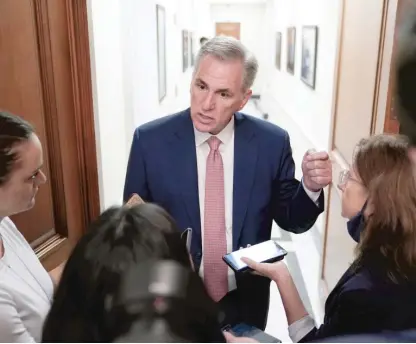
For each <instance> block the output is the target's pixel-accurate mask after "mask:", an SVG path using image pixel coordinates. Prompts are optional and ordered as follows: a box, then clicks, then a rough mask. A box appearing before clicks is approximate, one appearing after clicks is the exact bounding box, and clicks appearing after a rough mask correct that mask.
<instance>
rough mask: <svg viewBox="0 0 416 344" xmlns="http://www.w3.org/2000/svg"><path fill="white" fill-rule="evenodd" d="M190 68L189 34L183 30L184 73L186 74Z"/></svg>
mask: <svg viewBox="0 0 416 344" xmlns="http://www.w3.org/2000/svg"><path fill="white" fill-rule="evenodd" d="M188 67H189V33H188V31H187V30H182V71H183V72H186V70H187V69H188Z"/></svg>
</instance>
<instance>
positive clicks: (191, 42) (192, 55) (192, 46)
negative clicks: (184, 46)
mask: <svg viewBox="0 0 416 344" xmlns="http://www.w3.org/2000/svg"><path fill="white" fill-rule="evenodd" d="M189 45H190V50H191V67H193V66H194V65H195V50H194V49H195V34H194V33H192V32H191V33H190V40H189Z"/></svg>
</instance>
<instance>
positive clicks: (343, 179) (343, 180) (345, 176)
mask: <svg viewBox="0 0 416 344" xmlns="http://www.w3.org/2000/svg"><path fill="white" fill-rule="evenodd" d="M349 180H351V181H354V182H356V183H358V184H362V183H361V182H360V181H359V180H357V179H355V178H353V177H351V172H350V171H349V170H344V171H341V172H340V174H339V179H338V185H340V186H345V185H346V184H347V182H348V181H349Z"/></svg>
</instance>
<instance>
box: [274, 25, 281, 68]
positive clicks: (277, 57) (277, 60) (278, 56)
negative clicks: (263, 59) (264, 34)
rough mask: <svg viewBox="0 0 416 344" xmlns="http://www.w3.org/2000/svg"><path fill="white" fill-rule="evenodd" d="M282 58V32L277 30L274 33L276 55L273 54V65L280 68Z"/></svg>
mask: <svg viewBox="0 0 416 344" xmlns="http://www.w3.org/2000/svg"><path fill="white" fill-rule="evenodd" d="M281 60H282V33H281V32H277V33H276V55H275V61H274V63H275V66H276V68H277V69H279V70H280V65H281Z"/></svg>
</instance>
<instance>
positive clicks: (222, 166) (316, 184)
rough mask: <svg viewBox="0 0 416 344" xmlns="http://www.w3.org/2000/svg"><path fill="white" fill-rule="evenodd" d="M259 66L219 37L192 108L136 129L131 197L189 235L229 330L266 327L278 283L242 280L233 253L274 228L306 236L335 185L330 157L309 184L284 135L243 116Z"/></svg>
mask: <svg viewBox="0 0 416 344" xmlns="http://www.w3.org/2000/svg"><path fill="white" fill-rule="evenodd" d="M257 69H258V65H257V61H256V59H255V58H254V56H252V55H251V54H250V53H249V52H248V51H247V50H246V48H245V47H244V46H243V45H242V44H241V43H240V42H239V41H238V40H235V39H233V38H229V37H216V38H213V39H211V40H210V41H208V42H207V43H205V44H204V45H203V46H202V47H201V50H200V52H199V54H198V57H197V60H196V66H195V71H194V75H193V79H192V84H191V108H190V109H187V110H184V111H182V112H180V113H177V114H174V115H171V116H167V117H164V118H161V119H158V120H156V121H153V122H151V123H147V124H145V125H143V126H141V127H139V128H137V129H136V131H135V133H134V137H133V143H132V148H131V153H130V159H129V164H128V168H127V176H126V183H125V189H124V199H125V200H127V199H128V198H129V197H130V196H131V195H132V194H133V193H138V194H139V195H140V196H141V197H142V198H143V199H144V200H145V201H149V202H155V203H158V204H159V205H161V206H163V207H164V208H165V209H166V210H167V211H168V212H169V213H170V214H171V215H172V216H173V217H174V218H175V220H176V221H177V223H178V225H179V227H180V228H181V229H182V230H184V229H185V228H188V227H191V228H192V229H193V236H192V245H191V255H192V259H193V262H194V265H195V269H196V270H197V271H198V272H199V273H200V275H201V276H202V277H203V278H204V282H205V285H206V287H207V290H208V292H209V293H210V295H211V296H212V297H213V298H214V300H216V301H219V302H220V306H221V307H222V309H223V310H224V314H225V319H223V320H224V323H227V324H231V325H233V324H235V323H239V322H246V323H249V324H251V325H255V326H257V327H258V328H261V329H264V328H265V326H266V320H267V313H268V305H269V285H270V281H269V280H267V279H265V278H264V277H260V276H256V275H253V274H234V273H233V272H232V270H231V269H228V268H227V266H226V264H225V263H224V262H223V261H222V256H223V255H224V254H226V253H227V252H231V251H234V250H237V249H239V248H240V247H246V246H247V245H254V244H257V243H260V242H263V241H266V240H269V239H270V235H271V226H272V221H273V220H275V221H276V222H277V224H278V225H279V226H280V227H282V228H284V229H286V230H288V231H290V232H293V233H302V232H305V231H307V230H308V229H309V228H311V227H312V225H313V224H314V223H315V221H316V218H317V217H318V215H319V214H320V213H321V212H322V211H323V209H324V195H323V192H322V188H324V187H325V186H327V185H328V184H329V183H330V182H331V179H332V171H331V163H330V161H329V159H328V154H327V153H325V152H307V153H306V154H305V157H304V160H303V163H302V170H303V180H302V182H299V181H297V180H296V179H295V178H294V173H295V165H294V162H293V158H292V151H291V147H290V142H289V136H288V134H287V132H286V131H284V130H283V129H281V128H279V127H278V126H276V125H273V124H270V123H268V122H266V121H263V120H260V119H256V118H253V117H250V116H248V115H245V114H243V113H240V112H238V111H239V110H241V109H242V108H243V107H244V106H245V104H246V103H247V101H248V100H249V98H250V96H251V90H250V87H251V86H252V84H253V82H254V79H255V76H256V73H257Z"/></svg>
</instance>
